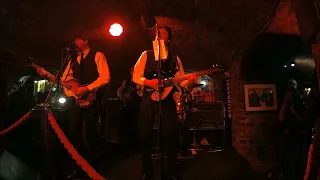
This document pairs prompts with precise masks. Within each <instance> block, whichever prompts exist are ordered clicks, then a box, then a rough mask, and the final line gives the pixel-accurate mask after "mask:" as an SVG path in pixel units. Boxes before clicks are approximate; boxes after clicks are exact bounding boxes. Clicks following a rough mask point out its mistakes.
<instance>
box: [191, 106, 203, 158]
mask: <svg viewBox="0 0 320 180" xmlns="http://www.w3.org/2000/svg"><path fill="white" fill-rule="evenodd" d="M195 111H196V109H195V108H193V109H192V115H193V129H190V130H193V140H192V144H191V147H192V148H191V149H189V150H190V151H192V154H196V151H203V150H204V149H200V148H199V144H198V143H197V141H196V116H195V113H194V112H195Z"/></svg>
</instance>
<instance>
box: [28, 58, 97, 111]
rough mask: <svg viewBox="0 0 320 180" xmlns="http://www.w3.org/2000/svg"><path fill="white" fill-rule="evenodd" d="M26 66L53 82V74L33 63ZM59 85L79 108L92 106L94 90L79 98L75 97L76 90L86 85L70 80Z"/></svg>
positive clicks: (94, 95) (94, 97)
mask: <svg viewBox="0 0 320 180" xmlns="http://www.w3.org/2000/svg"><path fill="white" fill-rule="evenodd" d="M28 65H29V66H31V67H33V68H35V69H36V70H37V72H41V74H45V77H44V78H47V79H48V80H49V81H50V82H55V80H56V79H55V78H56V77H55V76H54V75H53V74H51V73H49V72H48V71H46V70H45V69H43V68H42V67H40V66H38V65H36V64H35V63H33V62H28ZM41 74H40V75H41ZM59 84H60V85H61V86H62V87H63V90H64V93H65V94H66V96H68V97H72V98H74V99H75V101H76V104H77V105H78V106H79V107H81V108H88V107H90V106H91V105H92V104H93V102H94V100H95V99H96V92H97V91H96V90H94V91H92V92H88V93H87V94H85V95H83V96H81V97H80V96H77V95H76V94H75V92H76V90H77V89H78V88H79V87H85V86H86V85H79V81H78V80H76V79H70V80H68V81H59Z"/></svg>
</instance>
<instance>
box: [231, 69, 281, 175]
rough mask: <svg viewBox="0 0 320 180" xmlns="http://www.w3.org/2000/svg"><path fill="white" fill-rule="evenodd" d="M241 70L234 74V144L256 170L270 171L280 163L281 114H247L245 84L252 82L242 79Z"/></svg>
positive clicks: (265, 112)
mask: <svg viewBox="0 0 320 180" xmlns="http://www.w3.org/2000/svg"><path fill="white" fill-rule="evenodd" d="M240 72H241V70H240V68H239V67H235V68H233V70H232V71H231V73H230V79H231V103H232V145H233V147H234V148H235V149H236V150H237V152H238V153H239V154H240V155H241V156H243V157H244V158H245V159H247V160H248V161H249V163H250V165H251V167H252V168H253V169H256V170H260V171H269V170H271V169H273V168H274V166H275V165H276V162H277V145H276V142H277V141H276V140H277V139H278V138H277V135H278V134H277V132H278V131H277V128H278V122H277V112H276V111H262V112H246V111H245V96H244V84H250V83H252V84H260V83H264V82H261V81H259V82H250V81H247V80H246V79H244V78H242V77H241V76H240Z"/></svg>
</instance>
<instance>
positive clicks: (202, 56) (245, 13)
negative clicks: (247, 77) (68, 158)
mask: <svg viewBox="0 0 320 180" xmlns="http://www.w3.org/2000/svg"><path fill="white" fill-rule="evenodd" d="M275 2H276V1H272V0H270V1H266V0H215V1H212V0H161V1H160V0H126V1H122V0H121V1H120V0H118V1H116V0H91V1H89V0H74V1H71V0H65V1H55V0H43V1H36V0H30V1H19V0H3V1H2V2H1V4H2V11H1V25H2V26H1V27H5V28H1V34H2V43H1V45H2V49H6V50H9V51H11V52H12V53H13V54H15V55H17V56H21V57H24V56H30V55H31V56H35V57H36V58H38V59H40V60H39V61H40V62H41V63H43V64H47V65H50V66H56V67H58V64H59V62H60V54H61V53H60V51H61V48H62V47H64V46H67V45H68V44H69V43H70V42H71V40H72V38H73V37H74V36H75V35H77V34H80V33H84V34H86V35H87V36H89V37H90V38H91V39H93V41H94V43H93V44H94V46H95V47H96V48H97V49H98V50H101V51H103V52H105V53H106V55H107V57H108V61H109V63H110V64H111V65H112V68H113V71H117V70H119V69H121V68H123V67H128V66H131V65H132V64H134V62H135V61H136V59H137V58H138V57H139V55H140V53H141V51H142V50H144V49H145V48H146V47H151V42H150V37H148V33H147V31H146V30H144V29H143V28H142V27H141V25H140V23H139V21H140V13H141V12H142V11H145V10H146V9H148V10H149V11H151V12H152V13H153V14H154V15H155V16H157V20H158V22H159V23H160V24H168V25H169V26H171V27H172V28H173V30H174V34H175V39H174V41H173V48H174V49H176V51H177V52H178V53H179V54H180V55H181V57H182V58H183V61H184V64H185V68H186V69H203V68H208V66H211V65H212V64H222V65H224V66H230V65H231V64H232V60H231V58H232V55H233V52H234V51H235V50H236V49H237V48H238V47H239V46H242V45H245V44H246V43H247V42H248V40H249V39H251V38H252V37H253V36H254V35H256V34H257V33H258V32H259V30H260V29H261V27H263V26H264V23H265V19H266V17H267V16H268V15H269V13H270V12H271V11H272V8H273V6H274V3H275ZM113 21H117V22H120V23H122V24H123V25H124V28H125V29H124V34H123V36H122V37H120V38H112V37H110V36H109V35H108V32H107V27H108V25H110V23H112V22H113Z"/></svg>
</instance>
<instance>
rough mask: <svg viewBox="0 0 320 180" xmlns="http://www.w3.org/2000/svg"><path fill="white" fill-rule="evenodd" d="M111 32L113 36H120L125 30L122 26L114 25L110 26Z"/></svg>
mask: <svg viewBox="0 0 320 180" xmlns="http://www.w3.org/2000/svg"><path fill="white" fill-rule="evenodd" d="M109 32H110V34H111V35H112V36H120V35H121V34H122V32H123V28H122V26H121V25H120V24H118V23H114V24H112V25H111V26H110V29H109Z"/></svg>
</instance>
